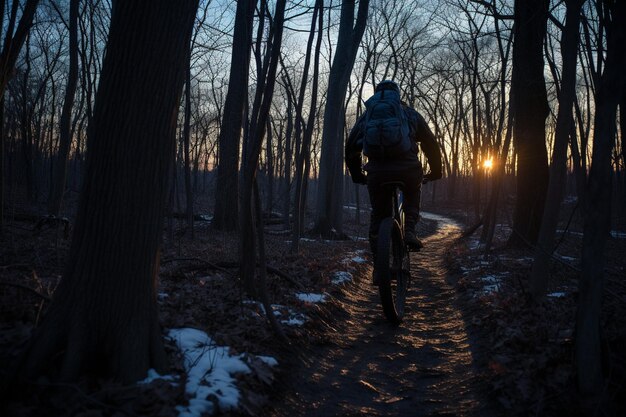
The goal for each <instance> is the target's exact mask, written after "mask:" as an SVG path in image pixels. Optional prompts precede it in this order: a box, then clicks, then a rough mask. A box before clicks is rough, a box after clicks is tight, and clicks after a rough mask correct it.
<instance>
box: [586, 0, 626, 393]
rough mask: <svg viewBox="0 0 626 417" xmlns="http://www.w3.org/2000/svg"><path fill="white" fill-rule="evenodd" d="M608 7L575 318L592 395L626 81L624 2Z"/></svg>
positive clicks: (598, 371) (597, 375)
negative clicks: (615, 152) (620, 110)
mask: <svg viewBox="0 0 626 417" xmlns="http://www.w3.org/2000/svg"><path fill="white" fill-rule="evenodd" d="M611 6H612V7H611ZM605 7H608V8H610V9H611V11H612V13H611V15H612V16H611V19H610V21H607V22H606V25H607V28H606V30H607V42H606V43H607V51H606V54H607V57H606V64H605V67H604V72H603V74H602V76H601V77H600V80H599V81H598V85H597V88H596V115H595V118H594V128H595V129H594V137H593V157H592V162H591V169H590V171H589V181H588V182H587V191H586V198H585V201H586V204H585V209H586V210H585V213H584V214H585V225H584V230H583V232H584V237H583V249H582V274H581V277H580V282H579V298H578V300H579V301H578V312H577V318H576V369H577V371H578V375H577V376H578V387H579V390H580V392H581V393H582V394H583V395H590V396H593V395H597V394H600V393H601V392H602V391H603V388H604V377H603V372H602V353H601V351H602V349H601V346H600V313H601V310H602V292H603V288H604V267H605V247H606V239H607V236H608V235H609V232H610V227H611V192H612V184H611V182H612V167H611V153H612V151H613V146H614V143H615V134H616V132H617V127H616V116H617V105H618V103H619V101H620V99H621V95H622V94H623V91H624V88H625V87H626V80H625V75H624V66H625V65H626V31H625V26H624V24H623V22H624V21H626V3H624V2H620V1H616V2H611V1H606V2H605Z"/></svg>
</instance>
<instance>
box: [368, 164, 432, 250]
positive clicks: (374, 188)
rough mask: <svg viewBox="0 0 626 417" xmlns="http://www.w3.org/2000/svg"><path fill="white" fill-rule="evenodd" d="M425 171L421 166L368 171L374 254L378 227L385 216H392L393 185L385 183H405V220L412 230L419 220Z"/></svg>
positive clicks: (370, 237)
mask: <svg viewBox="0 0 626 417" xmlns="http://www.w3.org/2000/svg"><path fill="white" fill-rule="evenodd" d="M423 177H424V173H423V171H422V167H421V166H417V167H412V168H407V169H403V170H396V171H390V170H376V171H371V172H368V173H367V191H368V192H369V195H370V202H371V204H372V215H371V218H370V231H369V240H370V248H371V249H372V254H375V252H376V250H375V249H376V244H377V242H378V228H379V227H380V222H381V221H382V219H384V218H385V217H389V216H391V213H392V210H391V202H392V191H393V188H392V187H385V186H384V185H383V184H385V183H388V182H394V181H402V182H403V183H404V190H403V194H404V221H405V228H406V230H411V228H414V227H415V224H416V223H417V221H418V220H419V214H420V195H421V192H422V178H423Z"/></svg>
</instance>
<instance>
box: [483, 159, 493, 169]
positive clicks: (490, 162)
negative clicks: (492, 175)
mask: <svg viewBox="0 0 626 417" xmlns="http://www.w3.org/2000/svg"><path fill="white" fill-rule="evenodd" d="M483 168H485V169H486V170H490V169H491V168H493V160H492V159H491V158H489V159H485V160H484V161H483Z"/></svg>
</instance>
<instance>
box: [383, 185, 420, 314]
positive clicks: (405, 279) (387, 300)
mask: <svg viewBox="0 0 626 417" xmlns="http://www.w3.org/2000/svg"><path fill="white" fill-rule="evenodd" d="M383 186H384V187H391V188H392V214H391V216H390V217H386V218H384V219H383V220H382V221H381V223H380V227H379V230H378V244H377V248H376V260H375V262H374V274H376V281H377V283H378V291H379V294H380V303H381V304H382V307H383V313H384V314H385V317H386V318H387V320H389V321H390V322H391V323H393V324H400V322H401V321H402V318H403V317H404V304H405V302H406V295H407V291H408V287H409V283H410V281H411V262H410V259H409V252H410V250H409V247H408V246H407V245H406V243H405V241H404V211H403V194H402V189H403V188H404V183H402V182H388V183H385V184H383Z"/></svg>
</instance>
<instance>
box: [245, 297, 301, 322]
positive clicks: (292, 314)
mask: <svg viewBox="0 0 626 417" xmlns="http://www.w3.org/2000/svg"><path fill="white" fill-rule="evenodd" d="M243 303H244V304H246V305H249V306H253V308H256V309H253V310H252V314H253V315H255V316H257V317H263V318H264V317H265V307H263V304H262V303H260V302H258V301H254V300H244V301H243ZM257 310H258V311H257ZM272 313H273V314H274V316H276V318H277V319H278V320H279V321H280V322H281V323H282V324H284V325H286V326H303V325H304V323H306V322H307V320H308V317H307V316H306V315H305V314H303V313H300V312H298V311H295V310H293V309H292V308H290V307H287V306H284V305H280V304H272Z"/></svg>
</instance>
